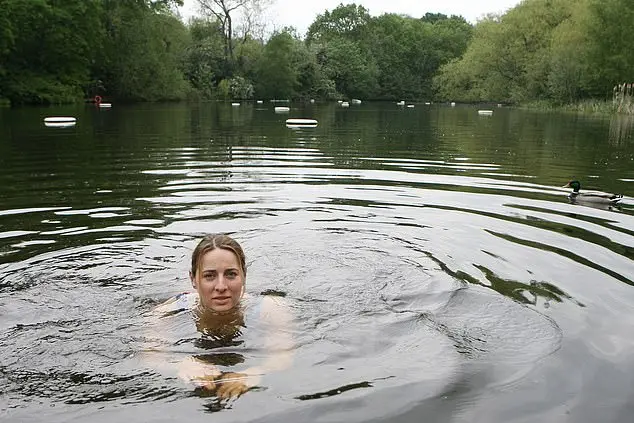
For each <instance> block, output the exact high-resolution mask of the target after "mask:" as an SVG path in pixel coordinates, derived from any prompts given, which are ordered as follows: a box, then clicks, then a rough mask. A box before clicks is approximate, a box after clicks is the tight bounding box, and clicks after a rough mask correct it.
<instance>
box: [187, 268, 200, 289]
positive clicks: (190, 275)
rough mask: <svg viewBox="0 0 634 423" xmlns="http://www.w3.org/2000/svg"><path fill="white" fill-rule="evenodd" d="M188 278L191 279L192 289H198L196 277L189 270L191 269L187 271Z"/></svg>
mask: <svg viewBox="0 0 634 423" xmlns="http://www.w3.org/2000/svg"><path fill="white" fill-rule="evenodd" d="M189 280H191V281H192V287H193V288H194V289H198V284H197V283H196V277H194V274H193V273H192V272H191V270H190V271H189Z"/></svg>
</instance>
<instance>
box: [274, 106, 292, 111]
mask: <svg viewBox="0 0 634 423" xmlns="http://www.w3.org/2000/svg"><path fill="white" fill-rule="evenodd" d="M290 110H291V108H290V107H284V106H278V107H276V108H275V113H288V112H289V111H290Z"/></svg>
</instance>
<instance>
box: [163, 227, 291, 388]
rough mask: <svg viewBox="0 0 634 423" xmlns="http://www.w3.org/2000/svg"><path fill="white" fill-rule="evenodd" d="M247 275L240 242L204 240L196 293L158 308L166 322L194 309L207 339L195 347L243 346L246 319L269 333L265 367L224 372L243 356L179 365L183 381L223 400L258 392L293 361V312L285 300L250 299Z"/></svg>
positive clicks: (194, 275)
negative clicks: (269, 375) (266, 378)
mask: <svg viewBox="0 0 634 423" xmlns="http://www.w3.org/2000/svg"><path fill="white" fill-rule="evenodd" d="M246 274H247V268H246V261H245V255H244V251H243V250H242V247H241V246H240V244H238V242H237V241H235V240H234V239H233V238H231V237H229V236H227V235H222V234H221V235H208V236H205V237H204V238H203V239H202V240H201V241H200V242H199V243H198V245H197V246H196V248H195V249H194V252H193V254H192V261H191V269H190V272H189V278H190V280H191V284H192V287H193V288H194V289H195V290H196V292H192V293H183V294H179V295H177V296H176V297H173V298H171V299H169V300H167V301H166V302H165V303H163V304H161V305H160V306H158V307H157V309H156V311H157V312H158V313H160V316H162V317H168V316H170V315H173V314H175V313H178V312H179V311H182V310H191V311H192V312H193V315H194V320H195V323H196V328H197V331H198V332H199V333H200V334H201V335H202V336H201V338H200V339H198V340H197V341H196V342H195V345H196V346H197V347H199V348H202V349H205V350H213V349H217V348H224V349H225V350H226V348H227V347H229V348H231V347H236V346H239V345H241V344H242V341H241V339H240V338H241V337H242V335H243V331H244V329H245V328H246V326H247V322H246V320H247V319H248V318H249V317H251V318H254V319H257V324H258V325H260V326H261V328H262V329H263V334H264V336H263V338H264V339H263V340H262V341H263V347H262V349H263V350H264V351H265V357H264V359H263V360H262V363H261V364H260V365H258V366H253V367H249V368H247V369H245V370H243V371H240V372H222V371H221V370H220V367H219V366H232V367H233V366H234V365H235V364H240V363H242V362H243V361H245V359H244V357H243V356H242V355H240V354H236V353H226V352H224V353H216V354H198V355H194V356H192V357H189V358H188V359H186V360H184V361H182V362H180V363H179V365H178V374H179V376H180V377H181V379H183V380H186V381H189V382H193V383H194V384H196V385H197V386H198V387H199V388H200V389H203V390H204V391H205V392H207V393H212V394H215V395H216V396H218V397H219V398H231V397H237V396H240V395H242V394H243V393H245V392H247V391H248V390H249V389H252V388H254V387H256V386H257V385H258V384H259V383H260V381H261V377H262V376H264V375H266V374H267V373H269V372H272V371H278V370H282V369H285V368H288V367H290V364H291V362H292V349H293V345H292V339H291V336H290V333H289V332H288V330H289V327H290V323H291V319H290V314H289V312H288V308H287V307H285V304H284V302H283V299H282V298H280V297H274V296H262V297H260V298H248V296H247V295H246V294H245V282H246ZM245 303H248V305H247V304H245ZM247 309H248V310H247ZM253 311H256V312H255V313H253ZM249 325H250V322H249ZM205 352H206V351H205Z"/></svg>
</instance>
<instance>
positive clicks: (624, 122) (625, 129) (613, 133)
mask: <svg viewBox="0 0 634 423" xmlns="http://www.w3.org/2000/svg"><path fill="white" fill-rule="evenodd" d="M632 128H634V116H633V115H622V114H618V115H614V116H613V117H612V119H610V138H609V140H610V144H612V145H622V144H627V143H628V142H630V141H632Z"/></svg>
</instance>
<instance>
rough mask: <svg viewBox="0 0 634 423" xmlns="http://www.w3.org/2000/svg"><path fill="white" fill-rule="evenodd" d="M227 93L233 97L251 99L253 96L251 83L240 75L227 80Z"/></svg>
mask: <svg viewBox="0 0 634 423" xmlns="http://www.w3.org/2000/svg"><path fill="white" fill-rule="evenodd" d="M229 95H231V98H235V99H241V100H248V99H251V98H253V84H252V83H251V81H249V80H248V79H245V78H243V77H241V76H234V77H233V78H231V79H230V80H229Z"/></svg>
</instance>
